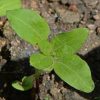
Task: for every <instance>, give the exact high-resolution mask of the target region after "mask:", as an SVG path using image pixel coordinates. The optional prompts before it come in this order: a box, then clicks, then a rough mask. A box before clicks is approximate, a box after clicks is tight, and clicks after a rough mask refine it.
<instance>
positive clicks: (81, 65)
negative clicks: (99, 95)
mask: <svg viewBox="0 0 100 100" xmlns="http://www.w3.org/2000/svg"><path fill="white" fill-rule="evenodd" d="M54 71H55V73H56V74H57V75H58V76H59V77H60V78H61V79H62V80H64V81H65V82H66V83H68V84H69V85H71V86H72V87H74V88H76V89H78V90H80V91H84V92H86V93H89V92H91V91H92V90H93V89H94V83H93V81H92V78H91V72H90V69H89V67H88V65H87V63H86V62H85V61H83V60H82V59H81V58H80V57H78V56H77V55H67V56H63V57H62V58H57V60H56V61H55V62H54Z"/></svg>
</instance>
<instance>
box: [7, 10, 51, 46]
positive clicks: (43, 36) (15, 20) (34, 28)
mask: <svg viewBox="0 0 100 100" xmlns="http://www.w3.org/2000/svg"><path fill="white" fill-rule="evenodd" d="M7 18H8V20H9V22H10V24H11V26H12V28H13V29H14V30H15V32H16V33H17V34H18V35H19V36H20V37H21V38H22V39H24V40H26V41H27V42H29V43H31V44H36V43H38V42H40V41H41V40H47V39H48V34H49V33H50V29H49V26H48V24H47V23H46V21H45V20H44V19H43V18H42V17H41V16H40V15H39V14H38V12H36V11H32V10H28V9H18V10H13V11H8V12H7Z"/></svg>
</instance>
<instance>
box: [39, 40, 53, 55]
mask: <svg viewBox="0 0 100 100" xmlns="http://www.w3.org/2000/svg"><path fill="white" fill-rule="evenodd" d="M38 45H39V48H40V51H41V52H42V53H43V54H45V55H51V54H52V53H53V46H52V44H51V43H50V42H48V40H45V41H44V40H43V41H40V42H39V43H38Z"/></svg>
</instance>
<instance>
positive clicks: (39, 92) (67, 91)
mask: <svg viewBox="0 0 100 100" xmlns="http://www.w3.org/2000/svg"><path fill="white" fill-rule="evenodd" d="M22 6H23V8H29V9H32V10H37V11H38V12H39V13H40V15H41V16H43V17H44V18H45V19H46V21H47V22H48V24H49V26H50V29H51V34H52V35H55V34H57V33H60V32H65V31H69V30H71V29H74V28H77V27H87V28H88V29H89V30H90V33H89V36H88V39H87V41H86V43H85V44H84V45H83V47H82V48H81V50H80V51H79V52H78V55H80V57H82V59H84V60H85V61H86V62H87V63H88V64H89V66H90V69H91V71H92V76H93V80H94V82H95V89H94V91H93V92H92V93H89V94H86V93H83V92H80V91H77V90H75V89H73V88H72V87H70V86H69V85H68V84H66V83H64V82H63V81H62V80H61V79H60V78H59V77H57V76H56V74H55V73H54V72H51V73H44V74H43V75H41V76H40V78H39V80H38V81H37V82H35V83H34V87H33V89H31V90H29V91H26V92H21V91H17V90H15V89H14V88H12V87H11V82H12V81H14V80H16V79H21V78H22V77H23V76H24V75H30V74H32V73H34V69H33V68H32V67H31V66H30V64H29V56H30V55H31V54H32V53H34V52H35V51H36V48H35V47H33V46H32V45H30V44H28V43H27V42H25V41H24V40H22V39H21V38H20V37H18V36H17V34H16V33H15V32H14V31H13V30H12V29H11V27H10V25H9V23H8V21H7V20H6V18H5V17H1V18H0V100H18V99H19V100H23V99H24V100H100V0H23V1H22ZM80 35H81V34H80ZM16 48H17V49H16Z"/></svg>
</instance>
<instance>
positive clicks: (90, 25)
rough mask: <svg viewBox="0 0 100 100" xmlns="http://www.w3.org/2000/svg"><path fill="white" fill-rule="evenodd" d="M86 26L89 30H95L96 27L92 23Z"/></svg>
mask: <svg viewBox="0 0 100 100" xmlns="http://www.w3.org/2000/svg"><path fill="white" fill-rule="evenodd" d="M87 27H88V28H89V29H90V30H95V29H96V26H95V25H94V24H88V25H87Z"/></svg>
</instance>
